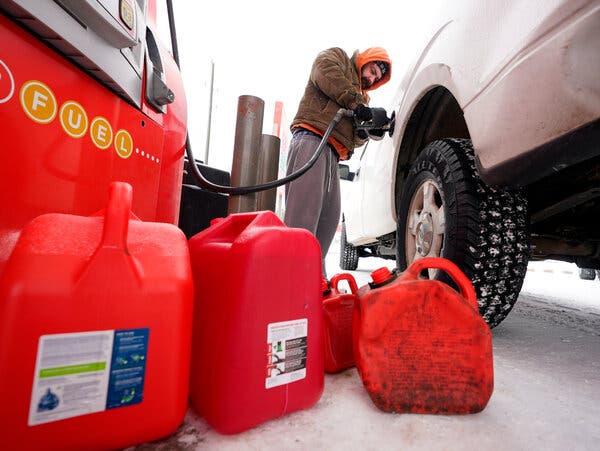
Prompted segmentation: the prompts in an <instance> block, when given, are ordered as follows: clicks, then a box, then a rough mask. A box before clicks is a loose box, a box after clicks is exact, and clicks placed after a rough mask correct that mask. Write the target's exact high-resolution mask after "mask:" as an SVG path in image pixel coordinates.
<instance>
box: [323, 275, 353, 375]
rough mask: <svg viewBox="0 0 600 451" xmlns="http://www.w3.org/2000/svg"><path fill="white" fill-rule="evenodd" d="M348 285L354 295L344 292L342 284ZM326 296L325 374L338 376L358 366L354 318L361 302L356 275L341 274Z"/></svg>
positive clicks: (333, 281) (324, 307)
mask: <svg viewBox="0 0 600 451" xmlns="http://www.w3.org/2000/svg"><path fill="white" fill-rule="evenodd" d="M341 281H346V282H347V283H348V286H349V288H350V293H344V292H340V289H339V284H340V282H341ZM329 285H330V287H329V288H327V285H325V288H326V291H324V294H323V312H324V315H325V340H324V344H325V371H326V372H328V373H337V372H339V371H342V370H345V369H347V368H351V367H353V366H354V353H353V350H352V315H353V312H354V304H355V303H356V302H358V296H357V294H358V286H357V285H356V281H355V280H354V277H353V276H352V274H348V273H341V274H336V275H334V276H333V277H332V278H331V281H330V284H329Z"/></svg>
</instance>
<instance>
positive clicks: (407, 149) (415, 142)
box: [394, 86, 470, 211]
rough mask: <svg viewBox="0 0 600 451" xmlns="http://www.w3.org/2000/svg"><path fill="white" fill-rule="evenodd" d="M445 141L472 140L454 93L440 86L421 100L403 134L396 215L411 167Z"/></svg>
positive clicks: (396, 194)
mask: <svg viewBox="0 0 600 451" xmlns="http://www.w3.org/2000/svg"><path fill="white" fill-rule="evenodd" d="M443 138H466V139H469V138H470V135H469V129H468V127H467V123H466V122H465V119H464V115H463V111H462V109H461V107H460V105H459V104H458V102H457V101H456V99H455V98H454V96H453V95H452V93H451V92H450V91H448V89H446V88H444V87H442V86H437V87H435V88H433V89H431V90H429V91H428V92H427V93H425V94H424V95H423V97H421V100H420V101H419V102H418V103H417V105H416V106H415V108H414V109H413V111H412V113H411V115H410V117H409V119H408V122H407V124H406V129H405V130H404V136H403V137H402V141H401V143H400V148H399V150H398V158H397V165H396V177H395V180H396V183H395V187H394V194H395V196H394V197H395V200H396V201H395V204H396V205H395V206H396V211H398V199H399V198H400V194H401V193H402V189H403V186H404V181H405V180H406V177H407V175H408V171H409V169H410V165H411V164H412V162H413V161H415V159H416V158H417V155H419V153H420V152H421V150H423V149H424V148H425V146H427V144H429V143H430V142H432V141H435V140H438V139H443Z"/></svg>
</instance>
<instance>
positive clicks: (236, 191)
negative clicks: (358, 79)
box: [167, 0, 354, 196]
mask: <svg viewBox="0 0 600 451" xmlns="http://www.w3.org/2000/svg"><path fill="white" fill-rule="evenodd" d="M167 15H168V17H169V31H170V32H171V50H172V51H173V59H174V60H175V63H176V64H177V67H180V65H179V50H178V46H177V32H176V29H175V15H174V14H173V1H172V0H167ZM344 116H347V117H353V116H354V112H353V111H352V110H346V109H344V108H340V109H339V110H338V112H337V113H336V115H335V116H334V118H333V120H332V121H331V123H330V124H329V127H327V130H326V131H325V134H324V135H323V138H322V139H321V143H320V144H319V147H317V150H315V153H314V154H313V156H312V157H311V159H310V160H309V161H308V162H307V163H306V164H305V165H304V166H302V167H301V168H300V169H298V170H297V171H296V172H293V173H291V174H290V175H288V176H286V177H283V178H281V179H277V180H272V181H270V182H265V183H261V184H259V185H250V186H226V185H217V184H215V183H212V182H211V181H210V180H207V179H206V178H204V176H203V175H202V173H201V172H200V170H199V169H198V166H197V165H196V159H195V158H194V154H193V153H192V146H191V145H190V137H189V134H188V135H187V136H186V138H185V154H186V155H187V157H188V160H189V164H190V167H191V168H192V174H193V175H194V177H195V178H196V180H197V181H198V184H199V185H200V186H201V187H202V188H205V189H207V190H209V191H214V192H217V193H224V194H232V195H234V196H238V195H242V194H251V193H256V192H258V191H265V190H268V189H272V188H277V187H278V186H281V185H284V184H286V183H288V182H291V181H292V180H296V179H297V178H298V177H300V176H301V175H302V174H304V173H305V172H306V171H308V170H309V169H310V168H311V167H312V166H313V165H314V164H315V162H316V161H317V159H318V158H319V155H321V152H322V151H323V149H324V148H325V146H326V145H327V140H328V139H329V135H330V134H331V132H332V131H333V129H334V128H335V126H336V125H337V124H338V122H339V121H340V120H341V119H342V117H344Z"/></svg>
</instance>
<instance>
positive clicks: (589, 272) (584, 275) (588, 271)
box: [579, 268, 596, 280]
mask: <svg viewBox="0 0 600 451" xmlns="http://www.w3.org/2000/svg"><path fill="white" fill-rule="evenodd" d="M579 278H580V279H583V280H594V279H595V278H596V271H595V270H593V269H592V268H579Z"/></svg>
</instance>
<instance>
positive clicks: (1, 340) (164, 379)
mask: <svg viewBox="0 0 600 451" xmlns="http://www.w3.org/2000/svg"><path fill="white" fill-rule="evenodd" d="M131 200H132V188H131V186H130V185H129V184H127V183H113V184H111V186H110V192H109V200H108V205H107V207H106V209H105V210H103V211H101V212H100V213H98V214H96V215H94V216H90V217H82V216H75V215H67V214H45V215H42V216H38V217H37V218H35V219H34V220H33V221H31V222H30V223H29V224H28V225H27V226H26V227H25V228H24V229H23V231H22V233H21V236H20V238H19V240H18V242H17V244H16V246H15V248H14V250H13V252H12V254H11V256H10V258H9V260H8V261H7V265H6V266H5V269H4V272H3V273H2V276H1V277H0V322H1V324H0V381H2V383H1V384H0V399H2V421H1V422H0V437H2V438H1V439H0V442H1V443H2V448H3V449H7V450H8V449H11V450H17V449H18V450H39V449H44V450H74V449H80V450H82V449H85V450H96V449H116V448H125V447H127V446H130V445H134V444H137V443H142V442H147V441H152V440H156V439H159V438H161V437H164V436H167V435H168V434H170V433H172V432H173V431H175V430H176V429H177V427H178V426H179V424H180V423H181V422H182V421H183V418H184V415H185V412H186V407H187V395H188V383H189V362H190V354H191V333H192V316H193V312H192V307H193V285H192V275H191V267H190V262H189V251H188V247H187V242H186V239H185V236H184V234H183V232H181V230H179V229H178V228H177V227H175V226H174V225H170V224H159V223H147V222H142V221H140V220H138V219H137V218H135V217H134V216H133V215H132V213H131V211H130V206H131Z"/></svg>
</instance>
